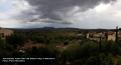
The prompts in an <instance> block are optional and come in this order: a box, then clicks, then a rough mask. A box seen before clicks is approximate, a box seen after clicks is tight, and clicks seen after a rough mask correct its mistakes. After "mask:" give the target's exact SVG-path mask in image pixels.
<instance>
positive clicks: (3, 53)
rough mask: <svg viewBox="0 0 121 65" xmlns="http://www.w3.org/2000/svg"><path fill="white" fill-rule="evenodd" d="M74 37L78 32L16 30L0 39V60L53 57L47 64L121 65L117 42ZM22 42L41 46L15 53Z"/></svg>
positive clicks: (120, 49)
mask: <svg viewBox="0 0 121 65" xmlns="http://www.w3.org/2000/svg"><path fill="white" fill-rule="evenodd" d="M77 34H80V31H63V30H54V31H53V30H52V31H29V32H20V31H19V32H18V31H16V32H15V33H14V34H13V35H12V36H10V37H7V38H6V40H3V39H0V57H40V58H42V57H47V58H56V61H55V62H53V63H52V64H50V65H121V46H120V43H115V42H113V41H101V42H97V41H91V40H88V39H86V38H85V32H83V33H82V34H83V35H82V36H78V35H77ZM30 41H31V42H30ZM26 43H32V44H33V45H34V44H41V45H42V46H40V47H39V48H38V47H36V46H35V47H32V48H27V49H25V50H24V51H25V52H24V53H22V52H19V49H18V47H23V46H24V45H25V44H26ZM99 43H101V46H99ZM29 65H30V64H29Z"/></svg>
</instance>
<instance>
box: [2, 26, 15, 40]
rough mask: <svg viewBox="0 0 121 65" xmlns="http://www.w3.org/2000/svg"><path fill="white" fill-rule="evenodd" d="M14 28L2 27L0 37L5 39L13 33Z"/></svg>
mask: <svg viewBox="0 0 121 65" xmlns="http://www.w3.org/2000/svg"><path fill="white" fill-rule="evenodd" d="M13 33H14V32H13V30H9V29H6V28H0V38H2V39H5V38H6V37H7V36H10V35H11V34H13Z"/></svg>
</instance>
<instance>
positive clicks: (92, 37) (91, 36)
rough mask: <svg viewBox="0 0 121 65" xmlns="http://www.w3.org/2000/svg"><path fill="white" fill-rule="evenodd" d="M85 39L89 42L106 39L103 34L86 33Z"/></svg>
mask: <svg viewBox="0 0 121 65" xmlns="http://www.w3.org/2000/svg"><path fill="white" fill-rule="evenodd" d="M86 38H87V39H90V40H95V41H99V40H100V38H102V39H106V36H105V33H104V32H89V33H87V35H86Z"/></svg>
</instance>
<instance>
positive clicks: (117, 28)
mask: <svg viewBox="0 0 121 65" xmlns="http://www.w3.org/2000/svg"><path fill="white" fill-rule="evenodd" d="M115 32H116V43H117V42H118V26H117V27H116V31H115Z"/></svg>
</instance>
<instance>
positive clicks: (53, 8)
mask: <svg viewBox="0 0 121 65" xmlns="http://www.w3.org/2000/svg"><path fill="white" fill-rule="evenodd" d="M26 1H27V2H28V3H29V4H30V5H31V6H33V7H36V9H35V12H36V13H34V14H33V13H25V12H23V13H24V14H23V15H27V16H30V17H32V16H34V15H39V17H38V18H31V21H34V20H37V19H44V18H49V19H52V20H53V21H54V20H55V21H56V20H63V19H64V16H60V15H61V14H64V13H65V12H68V11H69V10H72V9H73V8H74V6H78V7H80V11H86V10H88V9H90V8H93V7H95V6H96V5H98V4H99V3H100V2H103V3H109V2H111V1H115V0H26ZM57 12H60V13H57ZM24 18H25V17H24ZM50 22H51V21H50Z"/></svg>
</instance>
